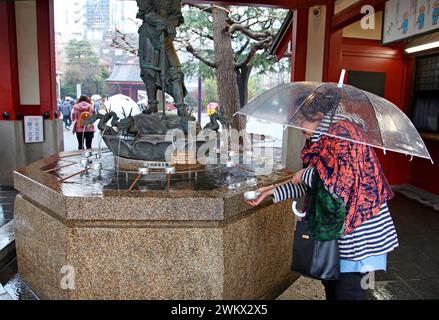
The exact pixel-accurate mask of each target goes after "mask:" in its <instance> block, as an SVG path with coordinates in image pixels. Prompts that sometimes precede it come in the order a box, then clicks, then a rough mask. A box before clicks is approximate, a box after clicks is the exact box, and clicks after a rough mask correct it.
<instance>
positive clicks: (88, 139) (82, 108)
mask: <svg viewBox="0 0 439 320" xmlns="http://www.w3.org/2000/svg"><path fill="white" fill-rule="evenodd" d="M94 114H95V111H94V108H93V105H92V103H91V100H90V99H89V98H88V97H86V96H80V97H79V99H78V101H77V102H76V104H75V105H74V106H73V110H72V114H71V119H72V121H73V129H72V130H73V133H76V137H77V138H78V149H79V150H82V149H84V140H85V145H86V148H87V149H91V144H92V141H93V137H94V132H95V126H94V125H88V126H86V125H84V120H86V119H87V118H88V117H90V116H92V115H94Z"/></svg>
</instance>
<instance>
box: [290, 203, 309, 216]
mask: <svg viewBox="0 0 439 320" xmlns="http://www.w3.org/2000/svg"><path fill="white" fill-rule="evenodd" d="M291 208H292V209H293V213H294V214H295V215H296V216H297V217H299V218H305V217H306V211H305V212H301V211H299V210H298V209H297V201H293V205H292V207H291Z"/></svg>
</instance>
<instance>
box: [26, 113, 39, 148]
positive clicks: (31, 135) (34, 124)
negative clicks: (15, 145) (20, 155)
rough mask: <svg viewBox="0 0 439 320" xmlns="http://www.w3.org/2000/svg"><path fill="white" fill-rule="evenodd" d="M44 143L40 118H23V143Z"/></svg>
mask: <svg viewBox="0 0 439 320" xmlns="http://www.w3.org/2000/svg"><path fill="white" fill-rule="evenodd" d="M40 142H44V121H43V117H42V116H25V117H24V143H40Z"/></svg>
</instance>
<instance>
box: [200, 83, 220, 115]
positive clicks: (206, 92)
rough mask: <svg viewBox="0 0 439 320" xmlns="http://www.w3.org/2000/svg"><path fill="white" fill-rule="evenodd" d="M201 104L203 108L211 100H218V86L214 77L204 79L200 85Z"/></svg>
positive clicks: (204, 108)
mask: <svg viewBox="0 0 439 320" xmlns="http://www.w3.org/2000/svg"><path fill="white" fill-rule="evenodd" d="M201 101H202V105H203V110H207V109H206V107H207V105H208V104H209V103H211V102H218V88H217V84H216V80H215V79H205V80H204V81H203V87H202V100H201Z"/></svg>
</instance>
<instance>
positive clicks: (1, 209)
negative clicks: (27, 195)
mask: <svg viewBox="0 0 439 320" xmlns="http://www.w3.org/2000/svg"><path fill="white" fill-rule="evenodd" d="M16 195H17V191H15V190H14V188H12V187H1V186H0V228H1V227H3V226H4V225H5V224H7V223H8V222H9V221H11V220H12V217H13V212H14V201H15V196H16Z"/></svg>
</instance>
